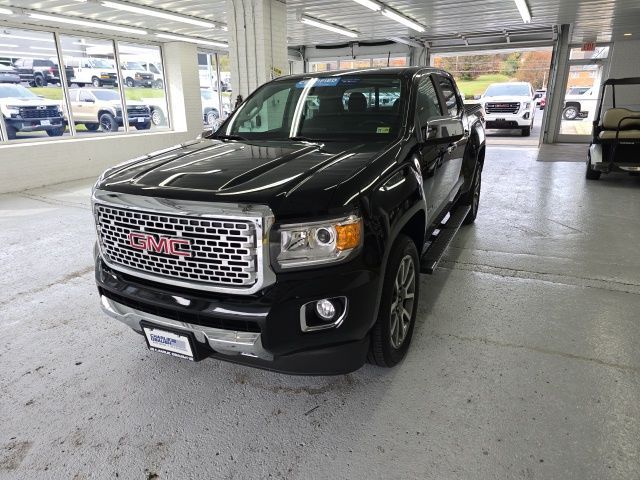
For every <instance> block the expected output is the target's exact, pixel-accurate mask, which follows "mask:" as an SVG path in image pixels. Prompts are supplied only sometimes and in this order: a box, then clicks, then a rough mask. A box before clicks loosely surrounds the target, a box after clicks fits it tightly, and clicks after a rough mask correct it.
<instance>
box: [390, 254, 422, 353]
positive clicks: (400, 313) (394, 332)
mask: <svg viewBox="0 0 640 480" xmlns="http://www.w3.org/2000/svg"><path fill="white" fill-rule="evenodd" d="M415 291H416V270H415V266H414V264H413V258H412V257H411V255H405V256H404V257H403V258H402V260H401V261H400V265H399V267H398V272H397V273H396V279H395V282H394V285H393V297H392V301H391V329H390V338H391V346H392V347H393V348H395V349H396V350H397V349H399V348H400V347H401V346H402V343H403V342H404V339H405V338H406V337H407V332H408V331H409V326H410V324H411V314H412V313H413V302H414V296H415Z"/></svg>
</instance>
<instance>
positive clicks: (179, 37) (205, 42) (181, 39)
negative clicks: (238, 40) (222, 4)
mask: <svg viewBox="0 0 640 480" xmlns="http://www.w3.org/2000/svg"><path fill="white" fill-rule="evenodd" d="M156 37H159V38H165V39H167V40H175V41H177V42H189V43H197V44H198V45H209V46H211V47H220V48H229V44H228V43H224V42H215V41H212V40H205V39H204V38H195V37H183V36H182V35H170V34H168V33H156Z"/></svg>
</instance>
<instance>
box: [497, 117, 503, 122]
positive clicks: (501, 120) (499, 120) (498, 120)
mask: <svg viewBox="0 0 640 480" xmlns="http://www.w3.org/2000/svg"><path fill="white" fill-rule="evenodd" d="M496 122H504V118H496Z"/></svg>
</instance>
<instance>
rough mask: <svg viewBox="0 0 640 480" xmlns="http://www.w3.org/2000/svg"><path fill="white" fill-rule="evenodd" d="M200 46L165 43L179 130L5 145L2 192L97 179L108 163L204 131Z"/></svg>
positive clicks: (0, 159) (0, 161) (0, 164)
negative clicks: (198, 57)
mask: <svg viewBox="0 0 640 480" xmlns="http://www.w3.org/2000/svg"><path fill="white" fill-rule="evenodd" d="M196 50H197V48H196V46H195V45H193V44H188V43H177V42H176V43H167V44H165V45H164V48H163V53H164V61H165V62H164V63H165V68H166V72H165V79H166V82H167V86H168V94H169V110H170V112H171V118H172V125H173V131H170V132H153V133H131V134H122V135H113V136H108V137H107V136H105V137H74V138H71V137H69V138H62V139H58V140H55V141H44V142H41V141H34V142H30V143H23V142H16V143H9V144H6V145H2V146H0V193H6V192H16V191H21V190H25V189H28V188H34V187H39V186H43V185H52V184H55V183H61V182H66V181H70V180H77V179H81V178H90V177H97V176H98V175H99V174H100V173H101V172H102V171H103V170H105V169H106V168H107V167H109V166H112V165H115V164H117V163H120V162H123V161H125V160H128V159H130V158H134V157H137V156H139V155H143V154H145V153H148V152H151V151H153V150H159V149H161V148H165V147H169V146H171V145H175V144H178V143H181V142H184V141H186V140H189V139H193V138H195V137H196V136H197V135H198V134H199V133H200V132H201V131H202V105H201V103H200V81H199V78H198V61H197V55H196Z"/></svg>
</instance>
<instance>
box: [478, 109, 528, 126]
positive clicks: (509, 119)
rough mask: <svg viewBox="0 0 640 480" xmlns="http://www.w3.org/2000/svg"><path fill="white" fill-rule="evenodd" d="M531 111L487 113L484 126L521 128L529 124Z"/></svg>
mask: <svg viewBox="0 0 640 480" xmlns="http://www.w3.org/2000/svg"><path fill="white" fill-rule="evenodd" d="M532 118H533V113H532V112H530V111H528V110H527V111H526V112H520V113H515V114H514V113H487V114H486V115H485V121H486V128H522V127H529V126H531V123H532Z"/></svg>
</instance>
